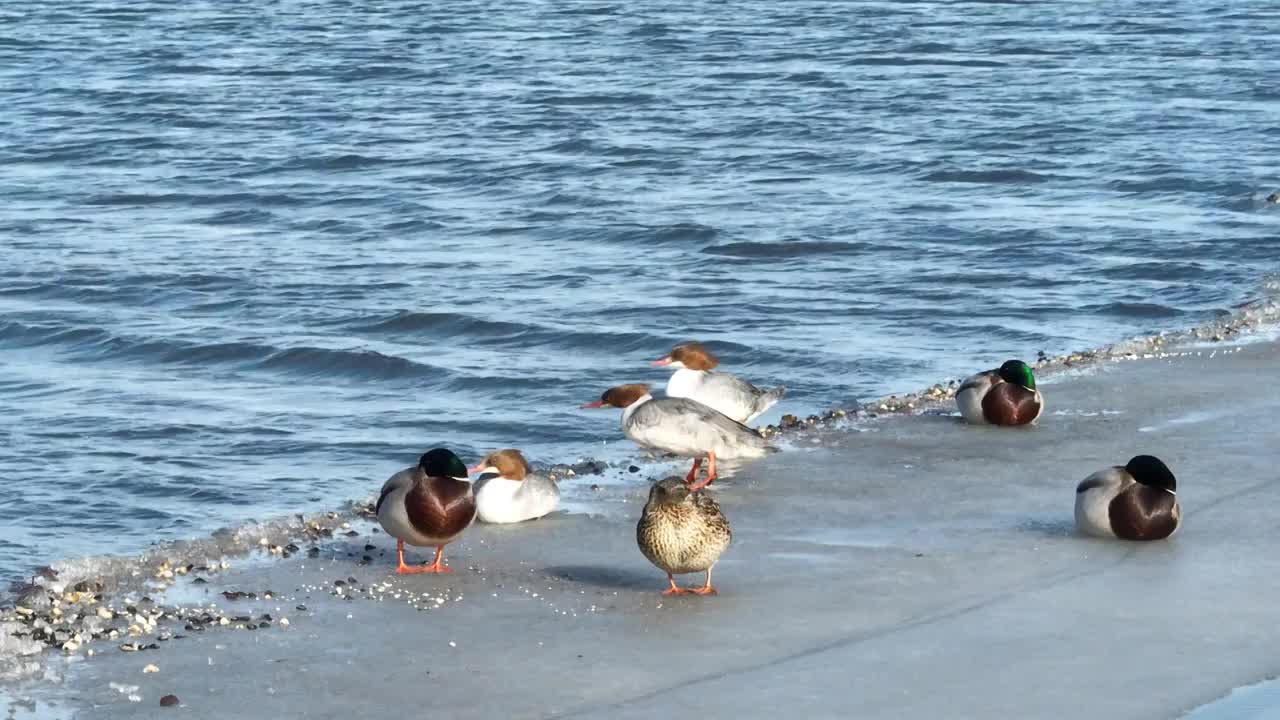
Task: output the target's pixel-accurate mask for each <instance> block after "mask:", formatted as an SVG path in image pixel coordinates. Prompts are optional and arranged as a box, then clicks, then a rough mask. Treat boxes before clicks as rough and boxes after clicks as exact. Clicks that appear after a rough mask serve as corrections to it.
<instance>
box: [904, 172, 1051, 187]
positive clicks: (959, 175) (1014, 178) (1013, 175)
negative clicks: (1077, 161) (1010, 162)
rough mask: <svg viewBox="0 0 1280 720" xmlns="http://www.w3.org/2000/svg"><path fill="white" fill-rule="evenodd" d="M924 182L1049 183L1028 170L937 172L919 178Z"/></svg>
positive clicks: (1046, 176)
mask: <svg viewBox="0 0 1280 720" xmlns="http://www.w3.org/2000/svg"><path fill="white" fill-rule="evenodd" d="M920 179H921V180H923V181H925V182H952V183H979V184H987V185H996V184H1007V185H1027V184H1032V183H1042V182H1049V180H1051V179H1052V178H1051V177H1050V176H1048V175H1041V174H1039V173H1034V172H1031V171H1030V170H1017V169H1012V170H938V171H936V172H931V173H929V174H928V175H925V176H924V177H922V178H920Z"/></svg>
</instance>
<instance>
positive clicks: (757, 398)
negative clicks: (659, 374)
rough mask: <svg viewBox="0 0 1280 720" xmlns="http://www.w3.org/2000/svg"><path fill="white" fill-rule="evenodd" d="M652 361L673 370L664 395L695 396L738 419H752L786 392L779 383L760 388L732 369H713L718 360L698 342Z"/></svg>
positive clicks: (693, 397)
mask: <svg viewBox="0 0 1280 720" xmlns="http://www.w3.org/2000/svg"><path fill="white" fill-rule="evenodd" d="M653 364H654V365H659V366H663V367H669V368H672V369H674V370H675V373H673V374H672V375H671V379H670V380H668V381H667V397H681V398H689V399H690V400H697V401H698V402H700V403H702V404H703V405H706V406H708V407H710V408H714V409H715V410H719V411H720V412H722V413H724V414H725V415H727V416H728V417H729V418H730V419H732V420H736V421H738V422H740V423H749V422H751V421H752V420H755V419H756V418H757V417H759V416H760V415H761V414H762V413H763V412H764V411H765V410H768V409H769V408H771V407H773V406H774V404H775V403H777V402H778V401H779V400H781V399H782V396H783V395H785V394H786V393H787V389H786V388H785V387H782V386H778V387H776V388H774V389H772V390H761V389H760V388H758V387H756V386H755V385H752V384H751V383H749V382H747V381H746V380H743V379H742V378H739V377H738V376H737V375H734V374H732V373H726V372H712V369H713V368H715V367H716V366H717V365H719V364H720V360H719V359H718V358H717V357H716V356H715V355H712V354H711V351H710V350H707V349H706V348H705V347H703V346H702V344H701V343H696V342H694V343H686V344H684V345H677V346H676V347H675V349H674V350H672V351H671V353H670V354H669V355H667V356H666V357H664V358H662V359H661V360H654V361H653Z"/></svg>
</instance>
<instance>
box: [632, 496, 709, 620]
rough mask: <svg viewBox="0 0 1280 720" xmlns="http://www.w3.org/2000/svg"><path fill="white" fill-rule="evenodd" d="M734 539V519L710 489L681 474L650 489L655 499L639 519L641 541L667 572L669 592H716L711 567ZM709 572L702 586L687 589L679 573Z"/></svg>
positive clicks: (651, 498) (651, 558) (638, 538)
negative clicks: (679, 580) (731, 521)
mask: <svg viewBox="0 0 1280 720" xmlns="http://www.w3.org/2000/svg"><path fill="white" fill-rule="evenodd" d="M732 541H733V531H732V530H731V529H730V528H729V521H728V519H726V518H725V516H724V513H723V512H721V511H720V505H719V503H717V502H716V501H715V499H714V498H712V497H711V496H710V495H708V494H707V493H706V492H702V491H698V490H693V489H691V488H690V487H689V485H688V483H686V482H685V481H684V479H683V478H681V477H680V476H678V475H672V476H671V477H668V478H664V479H662V480H659V481H658V482H656V483H654V484H653V486H652V487H650V488H649V500H648V502H646V503H645V506H644V510H643V511H641V513H640V522H638V523H636V544H638V545H639V546H640V552H641V553H643V554H644V556H645V557H646V558H647V559H648V560H649V562H651V563H653V564H654V565H655V566H657V568H658V569H659V570H662V571H664V572H666V573H667V583H668V585H669V586H670V587H668V588H667V589H666V590H663V591H662V594H663V595H684V594H686V593H694V594H696V595H716V594H718V593H717V592H716V589H715V588H714V587H712V585H711V570H712V569H713V568H714V567H715V565H716V563H717V562H718V561H719V560H720V556H721V555H722V554H724V551H725V549H726V548H728V547H729V543H730V542H732ZM695 572H705V573H706V574H707V580H706V582H705V583H703V585H702V587H697V588H682V587H680V586H678V585H676V579H675V577H673V576H675V575H683V574H685V573H695Z"/></svg>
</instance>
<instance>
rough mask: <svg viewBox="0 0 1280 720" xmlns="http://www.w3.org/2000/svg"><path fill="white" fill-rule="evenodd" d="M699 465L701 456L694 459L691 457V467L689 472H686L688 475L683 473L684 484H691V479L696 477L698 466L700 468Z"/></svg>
mask: <svg viewBox="0 0 1280 720" xmlns="http://www.w3.org/2000/svg"><path fill="white" fill-rule="evenodd" d="M701 467H702V458H700V457H699V458H694V459H693V469H692V470H690V471H689V474H688V475H685V476H684V484H685V485H692V484H693V481H694V480H697V479H698V469H699V468H701Z"/></svg>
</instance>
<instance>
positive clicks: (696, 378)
mask: <svg viewBox="0 0 1280 720" xmlns="http://www.w3.org/2000/svg"><path fill="white" fill-rule="evenodd" d="M706 376H707V371H706V370H690V369H689V368H682V369H680V370H677V371H675V372H674V373H672V374H671V379H670V380H668V381H667V396H668V397H689V396H691V395H693V393H694V392H695V391H697V389H698V386H699V385H701V384H702V379H703V378H705V377H706Z"/></svg>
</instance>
